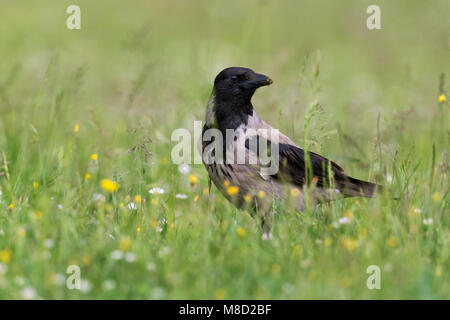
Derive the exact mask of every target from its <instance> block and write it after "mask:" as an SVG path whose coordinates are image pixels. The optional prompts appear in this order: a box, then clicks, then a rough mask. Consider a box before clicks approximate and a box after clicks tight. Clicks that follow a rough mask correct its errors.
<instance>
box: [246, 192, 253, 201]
mask: <svg viewBox="0 0 450 320" xmlns="http://www.w3.org/2000/svg"><path fill="white" fill-rule="evenodd" d="M244 200H245V202H247V203H249V202H251V201H252V196H251V195H250V194H248V193H246V194H245V195H244Z"/></svg>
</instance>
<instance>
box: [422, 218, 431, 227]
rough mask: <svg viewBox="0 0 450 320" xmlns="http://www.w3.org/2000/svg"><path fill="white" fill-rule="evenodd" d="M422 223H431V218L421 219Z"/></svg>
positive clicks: (427, 224)
mask: <svg viewBox="0 0 450 320" xmlns="http://www.w3.org/2000/svg"><path fill="white" fill-rule="evenodd" d="M423 224H424V225H426V226H429V225H432V224H433V218H426V219H423Z"/></svg>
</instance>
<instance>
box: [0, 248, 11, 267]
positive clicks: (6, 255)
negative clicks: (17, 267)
mask: <svg viewBox="0 0 450 320" xmlns="http://www.w3.org/2000/svg"><path fill="white" fill-rule="evenodd" d="M0 261H1V262H3V263H6V264H7V263H9V262H10V261H11V251H9V250H7V249H4V250H1V251H0Z"/></svg>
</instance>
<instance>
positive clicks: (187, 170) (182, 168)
mask: <svg viewBox="0 0 450 320" xmlns="http://www.w3.org/2000/svg"><path fill="white" fill-rule="evenodd" d="M178 171H179V172H180V173H181V174H189V173H191V166H190V165H188V164H185V163H183V164H180V165H179V166H178Z"/></svg>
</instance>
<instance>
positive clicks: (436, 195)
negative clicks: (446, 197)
mask: <svg viewBox="0 0 450 320" xmlns="http://www.w3.org/2000/svg"><path fill="white" fill-rule="evenodd" d="M431 200H433V202H436V203H438V202H440V201H441V200H442V197H441V194H440V193H439V192H435V193H433V195H432V196H431Z"/></svg>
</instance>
